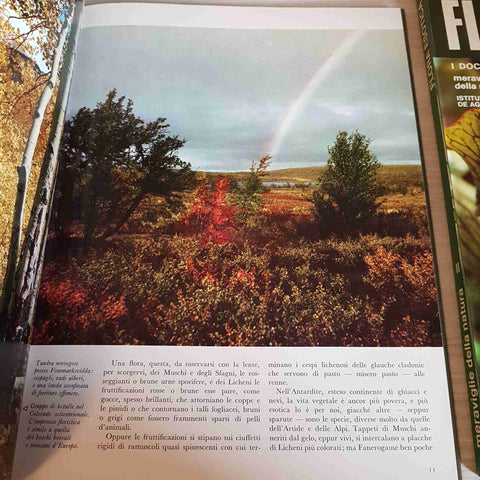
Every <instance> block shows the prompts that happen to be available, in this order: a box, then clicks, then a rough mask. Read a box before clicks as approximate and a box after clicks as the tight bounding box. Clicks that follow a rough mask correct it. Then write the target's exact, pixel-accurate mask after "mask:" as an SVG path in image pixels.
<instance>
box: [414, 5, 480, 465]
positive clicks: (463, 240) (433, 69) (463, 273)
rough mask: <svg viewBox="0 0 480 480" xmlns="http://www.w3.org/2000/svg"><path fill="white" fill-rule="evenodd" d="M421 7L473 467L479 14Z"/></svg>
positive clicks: (478, 352)
mask: <svg viewBox="0 0 480 480" xmlns="http://www.w3.org/2000/svg"><path fill="white" fill-rule="evenodd" d="M434 3H435V2H429V1H428V0H427V1H423V2H419V4H418V5H419V13H420V23H421V26H422V31H423V36H424V47H425V54H426V59H427V70H428V72H429V83H430V91H431V95H432V103H433V107H434V111H435V114H436V122H437V134H438V141H439V149H440V152H441V159H440V161H441V167H442V170H443V177H444V191H445V200H446V204H447V210H449V212H448V215H449V222H450V237H451V245H452V256H453V258H454V266H455V273H456V286H457V297H458V307H459V313H460V320H461V330H462V336H463V339H462V340H463V348H464V356H465V367H466V372H467V379H468V388H469V395H470V408H471V414H472V430H473V434H474V447H475V455H476V460H477V468H479V465H480V436H479V428H478V421H479V418H480V417H479V415H480V413H479V407H478V402H477V400H476V398H477V396H478V393H477V389H478V367H479V364H480V343H479V340H480V335H479V332H480V207H479V205H480V204H479V201H480V183H479V181H480V170H479V167H480V149H479V145H480V143H479V139H478V135H479V132H480V96H479V95H480V94H479V92H478V89H479V86H480V83H479V81H480V76H479V69H480V64H479V63H478V60H479V58H480V57H479V55H478V50H479V48H480V44H479V42H478V38H479V37H478V35H479V34H478V28H477V13H476V11H475V10H474V9H473V7H471V5H466V4H465V5H464V4H462V7H456V5H453V4H447V3H442V4H434Z"/></svg>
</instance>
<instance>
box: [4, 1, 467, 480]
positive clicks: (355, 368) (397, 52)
mask: <svg viewBox="0 0 480 480" xmlns="http://www.w3.org/2000/svg"><path fill="white" fill-rule="evenodd" d="M79 21H80V26H81V31H80V35H79V38H78V46H77V48H76V52H75V62H74V71H73V79H72V82H71V87H70V89H69V101H68V108H67V111H66V123H65V127H64V133H63V142H62V146H61V148H60V152H59V157H58V158H59V160H58V171H57V173H56V187H55V193H54V195H53V201H52V210H51V213H50V226H49V231H48V238H47V241H46V246H45V251H44V252H43V253H42V254H41V259H42V260H43V258H44V261H43V273H42V278H41V281H40V284H39V288H38V291H35V292H34V294H33V295H32V297H31V299H33V301H34V305H30V306H29V307H28V309H23V310H22V311H21V312H19V314H18V315H19V318H20V321H18V322H17V323H16V324H15V325H13V328H10V332H11V338H12V339H13V340H15V341H16V342H17V343H15V342H14V343H13V345H15V344H18V345H20V344H21V339H22V337H24V336H25V335H28V336H30V338H31V346H30V348H29V351H28V366H27V370H26V375H25V382H24V388H23V395H22V398H21V406H20V421H19V426H18V433H17V441H16V447H15V452H14V455H12V459H13V478H14V479H23V478H29V479H35V480H37V479H38V480H40V479H49V480H55V479H61V478H62V479H63V478H79V479H89V480H93V479H108V478H112V479H113V478H115V479H118V478H145V479H146V478H153V477H155V476H158V475H161V476H163V477H166V478H185V479H197V478H209V479H225V478H228V479H246V478H268V477H274V478H305V479H308V478H312V479H313V478H322V479H334V478H345V479H349V478H351V479H359V478H365V479H387V478H389V479H390V478H404V477H405V476H407V477H410V478H430V477H431V478H438V479H452V478H456V477H457V475H458V474H457V469H458V466H457V461H456V454H455V440H454V433H453V426H452V416H451V407H450V400H449V390H448V383H447V373H446V366H445V354H444V348H443V341H442V332H441V318H440V314H439V307H438V300H437V293H436V285H435V275H434V270H435V268H434V260H433V255H432V247H431V241H430V237H429V225H428V212H427V207H426V200H425V191H424V181H423V177H422V161H421V154H420V146H419V140H418V130H417V125H416V113H415V106H414V101H413V95H412V85H411V79H410V71H409V62H408V54H407V48H406V42H405V32H404V28H403V24H404V22H403V15H402V11H401V10H400V9H397V8H266V7H227V6H223V7H208V6H198V5H169V4H157V3H135V4H134V3H125V2H124V3H106V4H98V5H95V4H93V5H87V6H86V7H85V9H84V11H83V15H82V18H81V19H79ZM27 311H28V312H32V314H31V325H30V323H29V322H30V320H29V318H30V317H29V315H30V313H29V314H28V315H27V314H26V313H25V312H27ZM17 350H18V349H17ZM17 350H16V351H17ZM20 350H21V348H20Z"/></svg>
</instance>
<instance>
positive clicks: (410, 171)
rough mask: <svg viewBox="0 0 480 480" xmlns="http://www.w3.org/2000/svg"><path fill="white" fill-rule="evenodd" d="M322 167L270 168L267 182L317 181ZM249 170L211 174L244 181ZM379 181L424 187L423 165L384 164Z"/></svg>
mask: <svg viewBox="0 0 480 480" xmlns="http://www.w3.org/2000/svg"><path fill="white" fill-rule="evenodd" d="M324 168H325V167H324V166H322V167H304V168H283V169H280V170H269V171H268V172H267V174H266V176H265V177H264V181H265V182H282V183H283V182H288V183H291V184H295V183H317V181H318V177H319V176H320V173H321V172H322V170H324ZM247 174H248V172H233V173H232V172H228V173H222V172H215V173H213V172H210V173H209V175H215V176H217V175H218V176H225V177H230V178H234V179H236V180H239V181H242V180H243V179H244V178H245V177H246V176H247ZM378 181H379V183H380V184H381V185H382V186H383V187H384V190H385V191H387V192H388V191H394V190H395V191H397V190H399V189H400V190H402V189H404V188H407V187H415V188H422V185H423V182H422V167H421V166H420V165H382V166H381V167H380V168H379V170H378Z"/></svg>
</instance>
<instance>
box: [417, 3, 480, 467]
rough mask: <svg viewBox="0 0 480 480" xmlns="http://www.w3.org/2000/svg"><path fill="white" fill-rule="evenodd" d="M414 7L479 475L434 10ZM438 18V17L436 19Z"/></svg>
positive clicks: (479, 412)
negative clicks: (430, 115)
mask: <svg viewBox="0 0 480 480" xmlns="http://www.w3.org/2000/svg"><path fill="white" fill-rule="evenodd" d="M417 11H418V17H419V22H420V30H421V36H422V43H423V52H424V57H425V65H426V70H427V77H428V86H429V91H430V100H431V105H432V112H433V120H434V127H435V134H436V143H437V148H438V154H439V162H440V172H441V179H442V187H443V193H444V200H445V206H446V217H447V223H448V232H449V239H450V249H451V255H452V262H453V268H454V280H455V288H456V294H457V308H458V314H459V320H460V332H461V342H462V348H463V358H464V365H465V374H466V380H467V388H468V399H469V407H470V415H471V425H472V436H473V448H474V454H475V462H476V467H477V473H478V474H479V475H480V399H479V392H480V388H479V376H478V371H477V362H476V355H475V342H474V337H473V327H472V322H471V312H470V311H469V308H468V306H467V300H466V291H467V287H466V278H465V271H464V268H463V265H462V255H461V250H460V240H459V231H458V226H457V219H456V213H455V200H454V194H453V187H452V182H451V174H450V169H449V165H448V156H447V148H446V144H445V136H444V122H443V121H442V120H443V117H442V109H441V93H440V91H439V85H438V83H439V80H438V76H437V74H438V72H437V70H436V66H435V61H434V58H435V56H436V55H435V53H436V48H435V33H434V31H435V30H434V27H433V24H434V21H435V19H434V18H433V14H432V12H431V10H430V5H429V0H417ZM436 20H437V21H438V20H439V19H436Z"/></svg>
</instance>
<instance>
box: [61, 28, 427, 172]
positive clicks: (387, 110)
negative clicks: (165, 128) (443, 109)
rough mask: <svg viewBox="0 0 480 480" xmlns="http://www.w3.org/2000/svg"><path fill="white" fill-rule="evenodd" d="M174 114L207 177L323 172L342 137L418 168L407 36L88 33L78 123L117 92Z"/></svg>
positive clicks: (146, 114)
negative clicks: (83, 110) (255, 171)
mask: <svg viewBox="0 0 480 480" xmlns="http://www.w3.org/2000/svg"><path fill="white" fill-rule="evenodd" d="M112 88H116V89H117V91H118V93H119V94H120V95H125V96H126V97H127V98H131V99H132V100H133V101H134V109H135V113H136V114H137V115H138V116H140V117H141V118H142V119H144V120H152V119H154V118H157V117H166V118H167V121H168V123H169V124H170V133H171V134H174V135H178V136H179V137H181V138H185V139H186V140H187V143H186V145H185V146H184V147H183V148H182V149H181V150H180V157H181V158H182V159H184V160H186V161H189V162H190V163H191V164H192V167H193V168H194V169H197V170H210V171H237V170H246V169H248V167H249V165H250V163H251V161H252V160H254V159H258V158H260V157H262V156H264V155H266V154H271V155H272V156H273V163H272V166H271V168H272V169H279V168H290V167H306V166H315V165H322V164H324V163H325V162H326V161H327V159H328V152H327V147H328V146H329V145H332V144H333V143H334V141H335V137H336V134H337V133H338V131H339V130H346V131H349V132H350V131H354V130H355V129H358V130H359V132H361V133H362V134H365V135H366V136H368V137H369V138H371V139H372V143H371V149H372V150H373V152H374V153H375V154H376V155H377V158H378V159H379V160H380V161H381V162H382V163H413V162H415V163H416V162H419V161H420V160H419V150H418V140H417V130H416V126H415V115H414V109H413V102H412V94H411V87H410V77H409V72H408V68H407V59H406V52H405V41H404V35H403V32H402V31H398V30H389V31H379V30H377V31H365V30H364V31H355V30H349V31H342V30H328V31H322V30H306V31H302V30H252V29H249V30H243V29H219V28H186V27H152V26H107V27H105V26H104V27H101V28H100V27H93V28H86V29H84V30H82V32H81V37H80V42H79V49H78V53H77V60H76V67H75V74H74V81H73V85H72V91H71V96H70V103H69V111H68V116H70V117H71V116H72V115H74V114H75V113H76V112H77V111H78V109H79V108H80V107H82V106H87V107H94V106H95V104H96V103H97V102H99V101H103V100H104V99H105V96H106V94H107V92H108V91H109V90H111V89H112Z"/></svg>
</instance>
